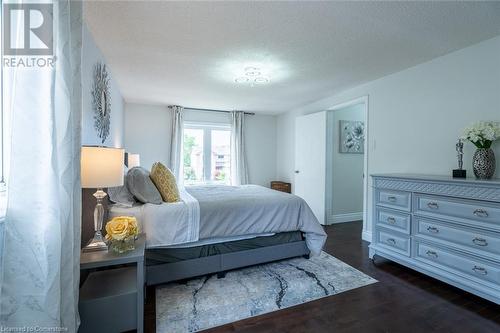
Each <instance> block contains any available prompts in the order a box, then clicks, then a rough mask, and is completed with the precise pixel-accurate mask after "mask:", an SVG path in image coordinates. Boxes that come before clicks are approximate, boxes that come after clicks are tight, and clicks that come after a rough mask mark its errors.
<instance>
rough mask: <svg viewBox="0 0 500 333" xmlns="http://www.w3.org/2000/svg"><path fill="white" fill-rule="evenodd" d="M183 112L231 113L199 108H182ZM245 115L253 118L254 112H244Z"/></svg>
mask: <svg viewBox="0 0 500 333" xmlns="http://www.w3.org/2000/svg"><path fill="white" fill-rule="evenodd" d="M184 110H192V111H206V112H224V113H229V112H231V111H227V110H214V109H200V108H184ZM245 114H246V115H248V116H255V113H254V112H245Z"/></svg>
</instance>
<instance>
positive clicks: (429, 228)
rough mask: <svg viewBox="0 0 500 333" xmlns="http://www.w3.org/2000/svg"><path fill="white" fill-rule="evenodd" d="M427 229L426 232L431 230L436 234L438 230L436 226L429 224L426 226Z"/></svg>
mask: <svg viewBox="0 0 500 333" xmlns="http://www.w3.org/2000/svg"><path fill="white" fill-rule="evenodd" d="M427 231H428V232H432V233H435V234H437V233H438V232H439V229H438V228H436V227H431V226H428V227H427Z"/></svg>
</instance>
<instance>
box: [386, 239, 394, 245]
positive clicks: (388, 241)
mask: <svg viewBox="0 0 500 333" xmlns="http://www.w3.org/2000/svg"><path fill="white" fill-rule="evenodd" d="M387 243H389V244H392V245H396V240H395V239H394V238H388V239H387Z"/></svg>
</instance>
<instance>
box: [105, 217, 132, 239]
mask: <svg viewBox="0 0 500 333" xmlns="http://www.w3.org/2000/svg"><path fill="white" fill-rule="evenodd" d="M106 233H107V234H106V239H107V240H117V241H122V240H125V239H127V238H129V237H135V236H137V235H138V234H139V228H138V227H137V219H136V218H135V217H133V216H117V217H114V218H113V219H111V221H109V222H108V223H107V224H106Z"/></svg>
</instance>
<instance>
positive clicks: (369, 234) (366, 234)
mask: <svg viewBox="0 0 500 333" xmlns="http://www.w3.org/2000/svg"><path fill="white" fill-rule="evenodd" d="M372 237H373V235H372V232H371V231H365V230H363V232H362V233H361V239H362V240H364V241H367V242H370V243H371V242H372V241H373V238H372ZM370 253H371V249H370ZM370 258H373V256H371V257H370Z"/></svg>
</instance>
